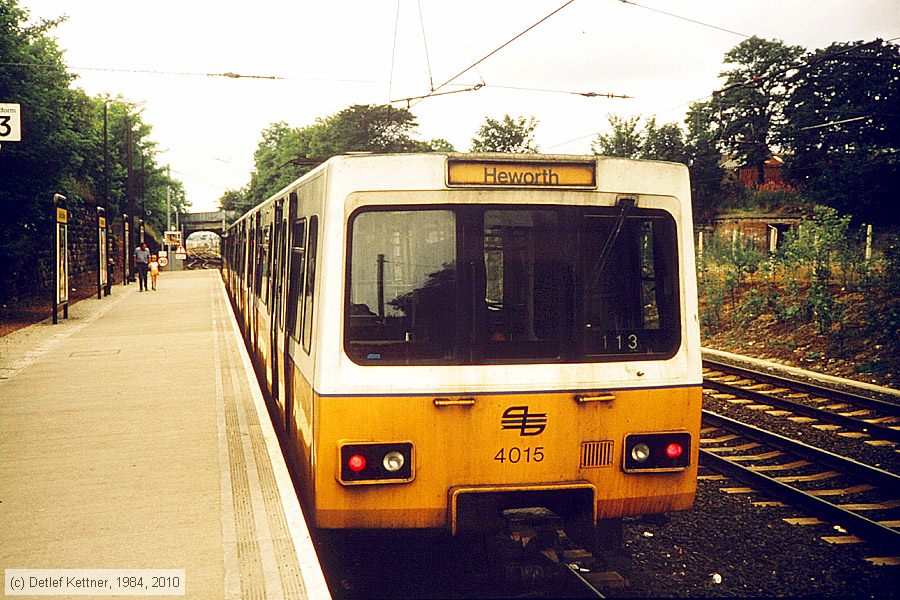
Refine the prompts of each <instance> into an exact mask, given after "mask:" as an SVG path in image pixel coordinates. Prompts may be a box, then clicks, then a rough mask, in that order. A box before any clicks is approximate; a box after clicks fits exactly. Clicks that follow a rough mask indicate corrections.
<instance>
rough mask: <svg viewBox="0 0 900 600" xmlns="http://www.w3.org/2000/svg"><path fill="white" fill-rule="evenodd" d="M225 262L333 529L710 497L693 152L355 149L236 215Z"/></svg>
mask: <svg viewBox="0 0 900 600" xmlns="http://www.w3.org/2000/svg"><path fill="white" fill-rule="evenodd" d="M223 276H224V278H225V282H226V286H227V288H228V291H229V293H230V295H231V298H232V301H233V304H234V307H235V310H236V312H237V313H238V320H239V322H240V323H241V324H242V328H243V331H244V335H245V338H246V343H247V346H248V348H249V350H250V353H251V355H252V356H253V359H254V362H255V363H256V366H257V369H258V371H259V375H260V380H261V381H262V382H263V383H264V387H265V388H266V390H267V392H268V394H269V396H270V400H271V402H270V412H271V414H272V415H273V420H274V421H275V422H276V424H277V425H278V427H279V429H280V430H281V434H282V435H283V436H284V438H283V442H284V443H283V446H284V447H285V448H288V449H290V453H291V454H292V456H290V457H289V458H290V461H289V462H290V464H292V465H293V468H294V469H295V473H294V475H295V478H296V481H297V485H298V489H299V490H300V495H301V501H302V504H303V507H304V510H305V512H306V515H307V518H308V519H309V520H311V523H310V524H311V525H312V526H314V527H318V528H325V529H334V528H445V529H447V530H449V531H450V532H452V533H454V534H456V533H460V532H464V531H468V530H484V529H489V528H491V527H493V526H494V523H495V522H496V521H497V520H498V519H499V517H500V516H501V514H502V512H503V511H504V510H506V509H511V508H521V507H534V506H542V507H546V508H549V509H550V510H552V511H554V512H555V513H557V514H559V515H561V516H563V517H565V518H568V519H572V520H580V522H582V523H583V522H587V523H589V524H591V525H598V524H599V525H607V524H609V523H615V522H616V521H615V520H616V519H620V518H621V517H623V516H627V515H636V514H643V513H654V512H662V511H670V510H678V509H686V508H688V507H690V506H691V504H692V502H693V499H694V493H695V487H696V473H697V458H698V439H699V428H700V411H701V379H702V377H701V359H700V337H699V327H698V320H697V291H696V279H695V271H694V252H693V237H692V223H691V204H690V187H689V182H688V174H687V169H686V168H685V167H684V166H683V165H677V164H671V163H663V162H651V161H633V160H626V159H618V158H602V157H583V156H551V155H500V154H437V153H435V154H401V155H346V156H339V157H335V158H332V159H331V160H329V161H327V162H326V163H324V164H323V165H321V166H319V167H318V168H316V169H315V170H314V171H312V172H310V173H309V174H307V175H305V176H304V177H302V178H300V179H298V180H297V181H295V182H294V183H292V184H290V185H289V186H287V187H286V188H285V189H283V190H282V191H280V192H279V193H277V194H275V195H274V196H273V197H272V198H270V199H269V200H267V201H265V202H263V203H262V204H260V205H259V206H257V207H256V208H254V209H253V210H251V211H249V212H248V213H247V214H245V215H244V216H243V217H241V218H240V219H239V220H237V221H236V222H235V223H234V224H233V225H231V227H230V228H229V230H228V233H227V238H226V252H225V262H224V267H223Z"/></svg>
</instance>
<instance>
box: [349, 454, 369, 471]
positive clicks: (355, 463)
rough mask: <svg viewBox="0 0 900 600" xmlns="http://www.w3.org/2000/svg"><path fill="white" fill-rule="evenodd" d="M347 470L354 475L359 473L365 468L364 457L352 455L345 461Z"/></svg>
mask: <svg viewBox="0 0 900 600" xmlns="http://www.w3.org/2000/svg"><path fill="white" fill-rule="evenodd" d="M347 468H348V469H350V470H351V471H353V472H354V473H359V472H360V471H362V470H363V469H365V468H366V457H365V456H363V455H362V454H354V455H353V456H351V457H350V458H348V459H347Z"/></svg>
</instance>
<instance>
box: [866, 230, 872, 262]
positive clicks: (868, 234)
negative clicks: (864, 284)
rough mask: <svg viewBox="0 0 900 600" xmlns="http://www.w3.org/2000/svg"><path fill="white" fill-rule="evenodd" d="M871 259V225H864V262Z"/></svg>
mask: <svg viewBox="0 0 900 600" xmlns="http://www.w3.org/2000/svg"><path fill="white" fill-rule="evenodd" d="M870 260H872V225H871V223H870V224H869V225H866V262H869V261H870Z"/></svg>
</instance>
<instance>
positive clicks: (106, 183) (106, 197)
mask: <svg viewBox="0 0 900 600" xmlns="http://www.w3.org/2000/svg"><path fill="white" fill-rule="evenodd" d="M103 212H104V213H105V215H106V217H108V216H109V98H106V99H105V100H104V101H103ZM111 238H112V236H111V235H109V226H107V227H106V235H105V236H104V245H103V250H104V252H103V253H104V255H105V256H106V260H105V261H102V260H101V263H100V268H101V269H103V270H104V271H105V272H106V295H107V296H109V295H110V294H111V293H112V273H110V272H109V265H108V264H104V263H108V262H109V261H110V260H112V252H110V250H111V248H110V243H111V242H112V240H111Z"/></svg>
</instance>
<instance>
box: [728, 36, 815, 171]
mask: <svg viewBox="0 0 900 600" xmlns="http://www.w3.org/2000/svg"><path fill="white" fill-rule="evenodd" d="M803 52H804V49H803V48H802V47H800V46H787V45H785V44H784V42H781V41H778V40H764V39H761V38H758V37H756V36H754V37H751V38H749V39H747V40H744V41H743V42H741V43H740V44H738V45H737V46H735V47H734V48H732V49H731V50H729V51H728V52H727V53H726V54H725V63H726V64H733V65H735V67H734V68H732V69H729V70H727V71H723V72H722V73H720V77H723V78H724V79H725V87H724V89H723V90H722V91H721V92H719V93H717V94H716V95H715V96H714V98H713V103H712V104H713V109H714V110H716V111H717V113H718V118H719V120H720V122H721V136H722V137H721V141H722V144H723V146H724V148H725V149H726V150H727V151H728V152H729V153H730V154H731V155H732V156H733V157H734V158H735V159H737V160H738V161H740V162H741V163H743V164H745V165H754V166H756V168H757V172H758V182H759V183H764V178H763V174H764V164H765V161H766V160H768V159H769V157H770V156H771V153H772V146H773V144H774V142H775V140H776V139H777V138H778V135H779V132H778V128H779V127H781V126H782V125H783V124H784V115H783V113H782V109H783V106H784V103H785V100H786V98H787V95H788V94H789V92H790V90H789V89H788V88H787V87H786V86H785V80H786V78H787V76H788V74H789V73H790V72H791V70H792V69H795V68H796V67H797V59H798V58H799V57H800V56H801V55H802V54H803Z"/></svg>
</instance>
